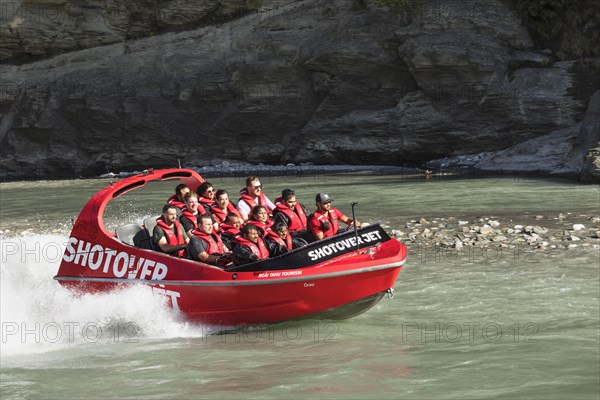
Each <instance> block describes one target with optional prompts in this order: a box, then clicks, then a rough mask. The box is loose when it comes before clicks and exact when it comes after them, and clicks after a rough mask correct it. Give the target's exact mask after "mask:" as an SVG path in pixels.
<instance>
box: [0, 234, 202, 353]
mask: <svg viewBox="0 0 600 400" xmlns="http://www.w3.org/2000/svg"><path fill="white" fill-rule="evenodd" d="M66 240H67V237H66V236H62V235H31V236H18V237H10V238H5V237H1V238H0V246H1V276H0V281H1V291H0V293H1V297H0V304H1V313H0V316H1V322H2V345H1V346H0V347H1V353H0V354H1V355H2V358H3V359H4V358H5V357H7V356H18V355H23V354H29V353H39V352H49V351H55V350H64V349H65V348H68V347H69V346H81V345H87V344H89V343H102V344H106V345H110V344H111V343H122V342H124V341H129V342H135V341H139V340H142V339H148V338H161V339H164V338H176V337H201V336H204V335H205V334H206V333H207V330H206V328H205V327H203V326H200V325H195V324H190V323H189V322H186V321H184V320H182V319H181V318H180V316H179V315H178V314H177V313H176V312H175V311H173V309H171V308H170V307H169V306H168V305H167V304H166V298H165V297H163V296H158V295H153V294H152V290H151V288H150V287H147V286H141V285H140V286H136V287H129V288H126V289H122V290H115V291H112V292H108V293H101V294H77V293H74V292H73V291H70V290H68V289H66V288H64V287H63V286H61V285H60V284H59V283H58V282H57V281H55V280H54V279H53V276H54V275H55V274H56V271H57V270H58V266H59V264H60V260H61V258H62V254H63V251H64V247H65V242H66Z"/></svg>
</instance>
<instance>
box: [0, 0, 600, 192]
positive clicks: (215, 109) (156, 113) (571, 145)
mask: <svg viewBox="0 0 600 400" xmlns="http://www.w3.org/2000/svg"><path fill="white" fill-rule="evenodd" d="M400 4H401V6H398V5H396V6H395V7H391V8H390V7H385V6H378V5H377V4H374V3H370V2H366V1H343V0H338V1H327V2H324V1H318V0H304V1H291V0H287V1H284V0H280V1H276V0H274V1H268V0H265V1H259V0H255V1H227V0H204V1H203V0H195V1H179V0H173V1H157V0H144V1H120V2H117V1H93V0H71V1H68V0H37V1H16V2H13V3H6V4H3V5H2V7H4V8H3V12H2V15H1V17H2V21H1V24H2V25H1V30H0V31H1V34H2V35H1V38H2V39H1V41H0V55H1V56H2V63H3V65H2V78H1V82H0V87H1V91H0V118H1V122H0V141H1V144H2V148H1V150H0V164H1V170H0V179H19V178H27V177H52V176H64V175H65V174H72V175H74V176H80V175H95V174H99V173H103V172H106V169H107V168H109V169H111V170H116V171H118V170H128V169H141V168H145V167H151V166H152V167H161V166H174V165H177V160H178V159H181V160H182V162H183V163H187V164H195V165H202V164H205V163H206V162H215V161H217V160H242V161H250V162H264V163H288V162H293V163H302V162H312V163H317V164H322V163H345V164H361V163H369V164H389V165H420V164H423V163H426V162H430V161H431V160H438V159H442V158H445V159H446V160H451V162H452V163H454V164H457V163H458V164H460V163H461V162H462V161H461V160H465V159H469V160H471V161H469V162H470V164H468V165H471V166H475V167H477V168H484V169H485V168H489V169H495V168H496V169H502V170H504V171H511V170H514V171H523V170H526V171H532V172H544V173H563V174H571V175H577V174H579V173H580V171H582V170H583V171H586V172H585V173H586V179H588V180H591V181H598V176H599V174H598V172H597V171H598V165H599V164H600V162H599V161H598V152H597V148H598V147H600V130H599V129H598V118H599V115H598V106H594V105H593V104H595V103H594V101H593V100H592V95H593V93H594V92H595V91H597V90H598V89H600V78H599V77H600V60H593V59H592V60H591V59H579V60H575V61H557V59H556V58H555V57H554V55H553V53H552V51H550V50H545V49H541V48H537V47H536V45H535V43H533V41H532V40H531V38H530V36H529V35H528V33H527V30H526V29H525V27H524V26H523V25H522V23H521V19H520V18H519V16H518V15H516V14H515V13H514V11H513V9H512V7H511V3H510V2H506V1H501V0H491V1H486V2H479V1H475V0H472V1H471V0H464V1H459V0H431V1H422V2H412V1H406V2H400ZM598 96H600V95H598ZM598 96H596V97H598ZM596 102H597V100H596ZM588 106H589V107H588ZM588 108H589V109H588ZM586 110H587V114H586ZM594 110H595V111H594ZM584 117H585V118H584ZM532 141H533V142H532ZM536 141H538V142H536ZM532 143H533V144H532ZM536 143H544V144H546V146H539V145H536ZM594 148H596V150H595V152H594V150H590V149H594ZM544 149H546V150H544ZM549 153H551V154H552V156H551V159H549V155H548V154H549ZM507 154H508V155H509V156H507ZM511 154H513V155H514V154H518V155H519V157H520V158H518V159H517V158H512V159H511V158H510V155H511ZM465 155H468V156H470V157H471V158H469V157H467V158H465V157H464V156H465ZM473 157H474V159H476V160H477V162H480V161H481V160H482V159H486V157H487V159H489V160H492V159H494V160H496V161H498V160H501V161H502V162H499V161H498V162H495V163H494V162H488V163H487V164H486V163H480V164H479V165H475V162H472V160H473ZM511 160H512V161H511ZM442 164H443V163H439V162H438V164H436V163H435V162H434V163H433V164H431V165H442ZM594 165H595V167H594Z"/></svg>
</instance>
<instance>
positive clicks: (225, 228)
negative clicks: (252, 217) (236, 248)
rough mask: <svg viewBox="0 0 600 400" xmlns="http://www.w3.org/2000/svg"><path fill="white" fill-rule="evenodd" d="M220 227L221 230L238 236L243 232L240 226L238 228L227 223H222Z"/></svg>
mask: <svg viewBox="0 0 600 400" xmlns="http://www.w3.org/2000/svg"><path fill="white" fill-rule="evenodd" d="M219 228H220V229H221V232H225V233H229V234H230V235H233V236H236V237H237V236H239V235H241V234H242V233H241V232H240V230H239V229H238V228H236V227H235V226H233V225H229V224H226V223H222V224H220V225H219Z"/></svg>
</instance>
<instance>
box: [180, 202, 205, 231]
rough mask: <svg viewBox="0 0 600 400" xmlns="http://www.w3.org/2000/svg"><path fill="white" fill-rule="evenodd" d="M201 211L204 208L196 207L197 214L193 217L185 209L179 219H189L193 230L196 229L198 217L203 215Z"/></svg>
mask: <svg viewBox="0 0 600 400" xmlns="http://www.w3.org/2000/svg"><path fill="white" fill-rule="evenodd" d="M203 211H204V208H202V207H200V206H198V214H196V215H194V214H192V212H191V211H190V210H188V208H187V207H186V208H184V209H183V212H182V213H181V217H180V218H183V217H185V218H187V219H189V220H190V221H191V222H192V224H194V229H198V217H199V216H200V215H201V214H204V213H203Z"/></svg>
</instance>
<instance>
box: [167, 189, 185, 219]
mask: <svg viewBox="0 0 600 400" xmlns="http://www.w3.org/2000/svg"><path fill="white" fill-rule="evenodd" d="M189 191H190V188H189V187H188V186H187V185H186V184H184V183H180V184H179V185H177V186H176V187H175V194H174V195H173V196H171V197H169V198H168V199H167V203H168V204H172V205H174V206H175V207H177V209H178V210H179V212H178V214H181V211H183V209H184V208H185V200H184V199H185V195H186V194H187V193H188V192H189Z"/></svg>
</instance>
